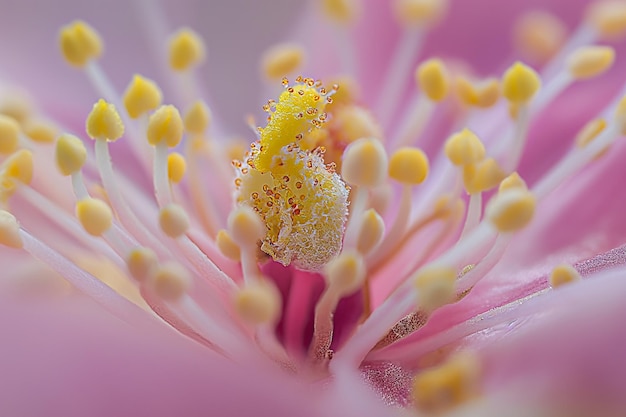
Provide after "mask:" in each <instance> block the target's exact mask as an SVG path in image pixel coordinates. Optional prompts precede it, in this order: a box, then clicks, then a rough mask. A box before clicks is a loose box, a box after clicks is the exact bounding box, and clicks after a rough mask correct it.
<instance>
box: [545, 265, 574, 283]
mask: <svg viewBox="0 0 626 417" xmlns="http://www.w3.org/2000/svg"><path fill="white" fill-rule="evenodd" d="M581 279H582V278H581V276H580V273H578V271H577V270H576V269H574V267H573V266H571V265H567V264H563V265H558V266H556V267H555V268H554V269H553V270H552V272H551V273H550V277H549V278H548V283H549V284H550V286H551V287H552V288H559V287H561V286H564V285H568V284H571V283H573V282H577V281H580V280H581Z"/></svg>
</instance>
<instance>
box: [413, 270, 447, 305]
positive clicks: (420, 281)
mask: <svg viewBox="0 0 626 417" xmlns="http://www.w3.org/2000/svg"><path fill="white" fill-rule="evenodd" d="M455 280H456V270H455V269H454V268H452V267H449V266H445V265H443V266H437V265H433V266H428V267H425V268H423V269H422V270H420V271H419V272H418V273H417V274H416V276H415V278H414V285H415V288H416V290H417V305H418V307H419V308H420V309H423V310H424V311H426V312H427V313H430V312H432V311H434V310H436V309H438V308H439V307H441V306H443V305H446V304H448V303H450V302H451V301H452V300H453V299H454V295H455V293H454V282H455Z"/></svg>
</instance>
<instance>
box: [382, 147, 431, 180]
mask: <svg viewBox="0 0 626 417" xmlns="http://www.w3.org/2000/svg"><path fill="white" fill-rule="evenodd" d="M428 170H429V167H428V157H427V156H426V154H425V153H424V152H423V151H422V150H421V149H417V148H400V149H398V150H397V151H395V152H394V153H393V155H391V158H390V159H389V176H390V177H391V178H393V179H394V180H396V181H398V182H401V183H403V184H409V185H417V184H421V183H422V182H424V180H425V179H426V177H427V176H428Z"/></svg>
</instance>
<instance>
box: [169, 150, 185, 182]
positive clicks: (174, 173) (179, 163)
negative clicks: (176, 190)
mask: <svg viewBox="0 0 626 417" xmlns="http://www.w3.org/2000/svg"><path fill="white" fill-rule="evenodd" d="M186 171H187V161H186V160H185V157H184V156H183V155H181V154H179V153H178V152H173V153H171V154H169V155H168V156H167V176H168V177H169V179H170V181H172V182H174V183H179V182H181V181H182V179H183V177H184V176H185V172H186Z"/></svg>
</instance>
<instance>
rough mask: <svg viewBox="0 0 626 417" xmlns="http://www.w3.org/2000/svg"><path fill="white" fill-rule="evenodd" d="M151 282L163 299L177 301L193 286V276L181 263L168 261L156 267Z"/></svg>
mask: <svg viewBox="0 0 626 417" xmlns="http://www.w3.org/2000/svg"><path fill="white" fill-rule="evenodd" d="M149 284H150V286H151V287H152V289H153V290H154V292H155V293H156V294H157V295H158V296H159V297H161V298H162V299H163V300H165V301H169V302H175V301H178V300H180V299H181V298H182V297H183V296H184V295H185V294H187V291H188V290H189V288H190V287H191V277H190V276H189V273H188V272H187V270H186V269H185V268H183V267H182V266H181V265H179V264H177V263H173V262H168V263H165V264H163V265H161V266H159V267H157V268H156V271H155V272H154V274H153V275H152V276H151V277H150V280H149Z"/></svg>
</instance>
